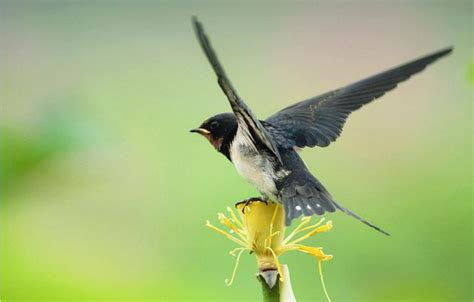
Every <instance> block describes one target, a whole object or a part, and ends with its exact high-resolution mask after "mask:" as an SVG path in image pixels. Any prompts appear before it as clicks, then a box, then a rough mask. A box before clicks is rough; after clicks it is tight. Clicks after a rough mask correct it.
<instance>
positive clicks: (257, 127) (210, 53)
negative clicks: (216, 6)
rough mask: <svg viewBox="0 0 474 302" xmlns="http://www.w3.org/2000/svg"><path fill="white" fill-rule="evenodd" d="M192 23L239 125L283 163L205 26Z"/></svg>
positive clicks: (194, 19)
mask: <svg viewBox="0 0 474 302" xmlns="http://www.w3.org/2000/svg"><path fill="white" fill-rule="evenodd" d="M192 21H193V25H194V31H195V33H196V36H197V38H198V40H199V44H200V45H201V48H202V50H203V51H204V54H205V55H206V57H207V59H208V61H209V63H210V64H211V66H212V68H213V69H214V72H215V73H216V75H217V82H218V83H219V86H220V87H221V89H222V91H223V92H224V94H225V95H226V96H227V98H228V100H229V103H230V106H231V107H232V111H234V113H235V115H236V116H237V119H238V121H239V123H244V124H245V125H246V127H247V128H248V129H249V131H250V134H251V135H252V139H254V140H258V141H259V142H261V143H262V144H263V145H265V146H266V147H267V148H268V150H269V151H270V152H272V153H273V154H274V155H275V156H276V157H277V159H278V160H279V161H280V162H281V157H280V153H279V152H278V148H277V146H276V144H275V142H273V140H272V138H271V137H270V136H269V134H268V133H267V131H266V129H265V128H264V127H263V125H262V124H261V123H260V121H259V120H258V119H257V118H256V117H255V115H254V114H253V113H252V111H251V110H250V108H249V107H247V105H246V104H245V103H244V101H243V100H242V99H241V98H240V97H239V96H238V94H237V91H236V90H235V89H234V87H233V86H232V83H231V82H230V80H229V78H228V77H227V75H226V73H225V71H224V68H223V67H222V65H221V63H220V62H219V59H218V58H217V55H216V53H215V52H214V49H213V48H212V46H211V42H210V40H209V38H208V37H207V35H206V32H205V31H204V27H203V25H202V24H201V22H199V21H198V20H197V18H196V17H193V18H192Z"/></svg>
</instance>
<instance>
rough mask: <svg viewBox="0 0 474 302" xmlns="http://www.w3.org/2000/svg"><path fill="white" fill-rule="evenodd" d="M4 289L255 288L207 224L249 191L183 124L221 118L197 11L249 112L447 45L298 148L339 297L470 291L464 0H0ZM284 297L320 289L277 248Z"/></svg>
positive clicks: (319, 242)
mask: <svg viewBox="0 0 474 302" xmlns="http://www.w3.org/2000/svg"><path fill="white" fill-rule="evenodd" d="M0 13H1V18H0V35H1V37H0V39H1V40H0V41H1V42H0V54H1V63H0V66H1V67H0V70H1V71H0V77H1V78H0V83H1V88H0V100H1V113H0V133H1V150H0V152H1V153H0V155H1V156H0V164H1V209H0V218H1V229H0V234H1V254H0V255H1V257H0V260H1V261H0V273H1V276H0V277H1V281H0V284H1V289H0V290H1V292H0V298H1V299H2V301H19V300H22V301H36V300H44V301H53V300H56V301H80V300H108V301H118V300H123V301H127V300H130V301H132V300H133V301H140V300H164V301H169V300H183V301H186V300H189V301H192V300H196V301H197V300H201V301H211V300H215V301H225V300H229V301H230V300H239V301H260V300H261V296H260V287H259V284H258V283H257V282H256V280H255V277H254V276H255V275H254V274H255V271H256V267H255V260H254V257H253V255H250V256H245V257H243V258H242V264H241V267H240V270H239V273H238V275H237V278H236V280H235V283H234V285H233V286H232V287H226V285H225V284H224V279H225V278H227V277H228V276H229V275H230V273H231V270H232V268H233V264H234V258H233V257H231V256H229V255H228V251H229V250H230V249H231V248H232V247H233V244H232V243H230V242H229V241H227V240H225V239H223V238H221V237H220V236H218V235H217V234H215V233H212V232H210V231H209V230H208V229H206V228H205V226H204V223H205V221H206V219H211V221H214V222H216V220H217V219H216V213H217V212H220V211H223V210H224V209H225V207H226V206H228V205H233V204H234V203H235V202H236V201H238V200H241V199H244V198H247V197H250V196H253V195H255V194H256V192H255V190H254V188H253V187H252V186H251V185H249V184H247V183H246V182H245V181H244V180H243V179H241V178H240V177H239V176H238V175H237V173H236V172H235V170H234V169H233V167H232V166H231V164H230V163H229V162H227V161H226V159H225V158H224V157H223V156H221V155H219V154H218V153H216V152H215V151H214V150H213V148H212V147H211V146H210V145H209V144H208V143H207V142H206V141H205V140H204V139H203V138H202V137H199V136H197V135H192V134H190V133H188V130H189V129H191V128H194V127H195V126H198V125H199V124H200V123H201V122H202V120H204V119H205V118H207V117H208V116H210V115H213V114H215V113H219V112H225V111H229V106H228V104H227V102H226V99H225V97H224V96H223V94H222V93H221V91H220V90H219V88H218V86H217V84H216V82H215V77H214V74H213V72H212V70H211V68H210V66H209V65H208V63H207V61H206V60H205V58H204V56H203V54H202V52H201V50H200V48H199V46H198V44H197V41H196V39H195V37H194V34H193V31H192V28H191V24H190V16H191V15H193V14H194V15H197V16H199V17H200V19H201V20H202V21H203V22H204V24H205V26H206V28H207V31H208V33H209V35H210V36H211V38H212V41H213V43H214V45H215V48H216V49H217V51H218V53H219V54H220V57H221V60H222V61H223V63H224V65H225V66H226V68H227V71H228V73H229V74H230V76H231V78H232V80H233V82H234V84H235V86H236V87H237V88H238V90H239V92H240V94H241V95H242V96H243V97H244V98H245V100H247V102H248V103H249V104H250V106H251V107H252V108H253V110H254V112H255V113H256V114H257V115H258V116H259V117H261V118H265V117H267V116H269V115H270V114H271V113H273V112H275V111H276V110H278V109H280V108H282V107H284V106H287V105H289V104H290V103H292V102H295V101H298V100H302V99H304V98H307V97H310V96H313V95H317V94H320V93H323V92H325V91H327V90H331V89H334V88H337V87H339V86H342V85H345V84H348V83H351V82H353V81H355V80H359V79H361V78H363V77H366V76H369V75H371V74H373V73H376V72H379V71H382V70H384V69H386V68H388V67H391V66H394V65H397V64H399V63H402V62H405V61H408V60H411V59H414V58H416V57H418V56H421V55H424V54H427V53H430V52H432V51H435V50H438V49H441V48H443V47H446V46H450V45H452V46H454V48H455V50H454V53H453V54H452V55H450V56H449V57H447V58H444V59H442V60H441V61H438V62H436V63H435V64H434V65H432V66H430V67H429V68H427V70H425V71H424V72H423V73H421V74H419V75H416V76H415V77H413V78H412V79H410V80H409V81H408V82H405V83H403V84H402V85H400V86H399V87H398V88H397V89H396V90H395V91H393V92H391V93H389V94H387V95H386V96H384V97H383V98H382V99H380V100H379V101H377V102H375V103H373V104H371V105H370V106H367V107H365V108H363V110H360V111H358V112H357V113H355V114H353V115H352V116H351V117H350V118H349V121H348V123H347V125H346V127H345V130H344V132H343V135H342V137H341V138H340V139H339V140H338V141H337V142H336V143H334V144H332V145H331V146H330V147H328V148H324V149H322V148H316V149H309V150H305V151H303V153H302V156H303V158H304V160H305V161H306V162H307V164H308V166H309V167H310V169H311V170H312V171H313V172H314V173H315V175H317V177H318V178H319V179H320V180H321V181H322V182H323V183H324V184H325V186H326V187H327V188H328V189H329V190H330V192H332V194H333V195H334V196H335V198H336V199H337V200H339V201H340V202H341V203H342V204H343V205H345V206H347V207H348V208H350V209H353V210H354V211H355V212H356V213H358V214H360V215H361V216H363V217H365V218H367V219H368V220H369V221H371V222H373V223H375V224H377V225H379V226H381V227H382V228H384V229H386V230H388V231H389V232H391V233H392V236H391V237H385V236H383V235H381V234H379V233H377V232H375V231H374V230H372V229H370V228H367V227H366V226H364V225H362V224H361V223H359V222H357V221H356V220H354V219H352V218H349V217H347V216H345V215H344V214H341V213H335V214H332V215H330V216H329V217H330V219H332V220H333V221H334V225H335V226H334V229H333V230H332V231H331V232H330V233H326V234H323V235H321V236H318V237H317V238H312V239H311V240H310V243H311V244H312V245H315V246H324V248H325V251H326V252H327V253H330V254H333V255H334V256H335V258H334V259H333V260H332V261H331V262H328V263H326V264H325V266H324V271H325V278H326V284H327V287H328V290H329V293H330V294H331V296H332V298H333V300H335V301H400V300H404V301H468V300H469V301H470V300H472V298H473V296H472V286H473V283H472V270H473V265H472V260H473V259H472V248H473V246H472V241H473V236H472V218H473V217H472V196H471V189H472V187H471V186H472V157H471V156H472V153H471V151H472V150H471V143H472V107H471V104H472V95H471V94H472V91H473V78H474V75H473V69H472V67H471V68H470V66H472V62H473V61H472V58H473V48H472V28H473V27H472V19H473V11H472V2H471V1H413V2H408V1H397V2H392V1H390V2H388V1H387V2H385V1H376V2H375V1H374V2H368V1H367V2H365V1H348V2H329V1H327V2H299V3H290V2H282V3H272V2H230V1H229V2H225V3H222V2H201V3H198V2H191V1H190V2H185V1H180V2H171V1H170V2H151V1H150V2H148V1H147V2H140V1H117V2H114V1H88V2H86V1H84V2H79V1H71V2H66V1H54V2H43V1H37V2H36V1H35V2H25V1H1V2H0ZM282 261H283V262H285V263H287V264H288V265H289V267H290V269H291V272H292V280H293V287H294V290H295V293H296V296H297V297H298V298H299V299H300V300H302V301H315V300H319V301H323V300H324V295H323V292H322V289H321V285H320V282H319V278H318V275H317V271H316V265H315V262H314V260H313V259H312V258H311V257H309V256H305V255H299V254H293V255H292V254H288V255H285V256H284V257H283V259H282Z"/></svg>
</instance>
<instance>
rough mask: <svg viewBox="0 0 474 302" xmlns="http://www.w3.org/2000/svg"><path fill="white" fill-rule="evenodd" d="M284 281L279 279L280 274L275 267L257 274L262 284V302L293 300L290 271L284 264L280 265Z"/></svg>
mask: <svg viewBox="0 0 474 302" xmlns="http://www.w3.org/2000/svg"><path fill="white" fill-rule="evenodd" d="M281 271H282V273H283V276H284V279H283V280H284V281H279V282H277V280H280V278H279V277H280V276H279V273H278V270H277V269H271V270H266V271H264V272H260V273H259V274H258V275H257V279H258V281H260V283H261V284H262V293H263V301H264V302H295V301H296V298H295V295H294V293H293V289H292V287H291V279H290V271H289V270H288V266H287V265H285V264H282V265H281Z"/></svg>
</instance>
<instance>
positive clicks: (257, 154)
mask: <svg viewBox="0 0 474 302" xmlns="http://www.w3.org/2000/svg"><path fill="white" fill-rule="evenodd" d="M192 23H193V27H194V31H195V34H196V36H197V39H198V41H199V44H200V45H201V48H202V50H203V51H204V54H205V55H206V57H207V59H208V61H209V63H210V64H211V66H212V68H213V69H214V72H215V74H216V76H217V82H218V84H219V86H220V88H221V89H222V91H223V92H224V94H225V95H226V97H227V99H228V100H229V103H230V106H231V108H232V113H221V114H217V115H215V116H213V117H210V118H208V119H207V120H205V121H204V122H203V123H202V124H201V125H200V126H199V127H198V128H196V129H193V130H191V132H195V133H199V134H201V135H202V136H204V137H205V138H206V139H207V140H208V141H209V142H210V143H211V145H212V146H213V147H214V148H215V149H216V150H217V151H218V152H220V153H221V154H223V155H224V156H225V157H226V158H227V159H228V160H230V161H231V162H232V163H233V165H234V166H235V168H236V170H237V172H238V173H239V174H240V175H241V176H242V177H243V178H245V179H246V180H247V181H249V182H250V183H251V184H253V185H254V186H255V187H256V188H257V189H258V191H259V192H260V194H261V197H254V198H250V199H248V200H247V202H250V201H253V200H262V201H267V200H271V201H275V202H279V203H281V204H282V205H283V208H284V211H285V224H286V225H287V226H288V225H290V224H291V221H292V220H293V219H295V218H297V217H299V216H301V215H305V216H310V215H323V214H325V213H326V212H335V211H336V210H339V211H341V212H344V213H345V214H347V215H349V216H352V217H353V218H356V219H357V220H359V221H361V222H362V223H364V224H366V225H368V226H369V227H371V228H374V229H375V230H377V231H379V232H381V233H383V234H385V235H389V233H387V232H386V231H384V230H382V229H381V228H379V227H377V226H375V225H373V224H372V223H370V222H368V221H367V220H365V219H363V218H362V217H360V216H359V215H357V214H355V213H354V212H352V211H350V210H348V209H347V208H345V207H343V206H342V205H341V204H339V202H336V200H335V199H334V198H333V197H332V195H331V194H330V193H329V192H328V190H326V188H325V187H324V186H323V185H322V184H321V182H319V180H317V179H316V177H314V176H313V175H312V174H311V172H310V171H309V170H308V167H307V166H306V164H305V163H304V162H303V160H302V159H301V157H300V156H299V154H298V150H300V149H302V148H305V147H309V148H312V147H316V146H318V147H327V146H329V145H330V144H331V143H332V142H334V141H335V140H336V139H337V138H338V137H339V136H340V135H341V132H342V129H343V127H344V124H345V123H346V120H347V118H348V117H349V115H350V114H351V113H352V112H353V111H355V110H357V109H359V108H361V107H362V106H364V105H366V104H368V103H370V102H372V101H373V100H375V99H377V98H380V97H381V96H383V95H384V94H385V93H386V92H388V91H390V90H392V89H394V88H395V87H396V86H397V85H398V84H399V83H400V82H402V81H404V80H407V79H408V78H410V77H411V76H412V75H414V74H416V73H418V72H420V71H422V70H423V69H424V68H425V67H426V66H427V65H429V64H431V63H433V62H434V61H436V60H438V59H439V58H441V57H444V56H446V55H447V54H449V53H451V52H452V47H449V48H445V49H442V50H440V51H437V52H434V53H432V54H429V55H426V56H424V57H421V58H419V59H416V60H413V61H411V62H408V63H405V64H402V65H400V66H397V67H394V68H391V69H389V70H387V71H384V72H382V73H378V74H376V75H373V76H371V77H368V78H366V79H363V80H361V81H358V82H355V83H353V84H350V85H347V86H345V87H342V88H339V89H335V90H332V91H329V92H326V93H323V94H321V95H319V96H316V97H312V98H309V99H307V100H304V101H301V102H298V103H296V104H293V105H291V106H289V107H286V108H284V109H282V110H280V111H278V112H277V113H275V114H273V115H271V116H270V117H269V118H267V119H266V120H259V119H258V118H257V117H256V116H255V114H253V112H252V111H251V110H250V108H249V107H248V106H247V105H246V104H245V103H244V101H243V100H242V99H241V98H240V97H239V95H238V94H237V91H236V90H235V88H234V87H233V86H232V84H231V81H230V80H229V78H228V77H227V74H226V73H225V71H224V68H223V67H222V65H221V63H220V62H219V60H218V57H217V55H216V53H215V51H214V49H213V48H212V45H211V42H210V40H209V38H208V36H207V35H206V33H205V31H204V27H203V25H202V23H201V22H199V21H198V20H197V18H196V17H193V18H192Z"/></svg>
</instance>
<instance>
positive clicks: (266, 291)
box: [257, 270, 280, 302]
mask: <svg viewBox="0 0 474 302" xmlns="http://www.w3.org/2000/svg"><path fill="white" fill-rule="evenodd" d="M262 274H266V275H269V274H276V280H278V278H279V275H278V271H277V270H271V271H265V272H264V273H259V274H258V275H257V279H258V281H259V282H260V283H261V284H262V293H263V302H279V301H280V282H275V285H273V287H271V288H270V285H268V284H267V280H268V279H265V277H264V276H263V275H262Z"/></svg>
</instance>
